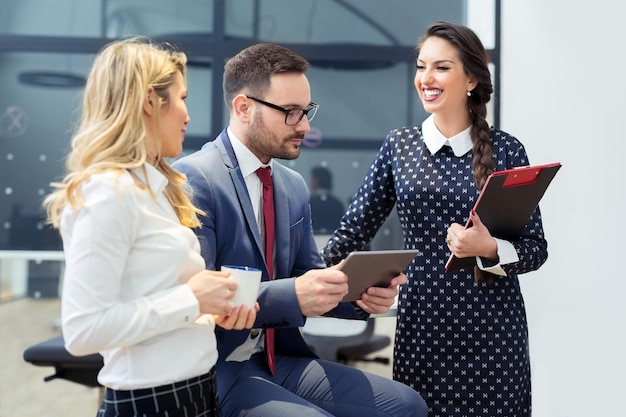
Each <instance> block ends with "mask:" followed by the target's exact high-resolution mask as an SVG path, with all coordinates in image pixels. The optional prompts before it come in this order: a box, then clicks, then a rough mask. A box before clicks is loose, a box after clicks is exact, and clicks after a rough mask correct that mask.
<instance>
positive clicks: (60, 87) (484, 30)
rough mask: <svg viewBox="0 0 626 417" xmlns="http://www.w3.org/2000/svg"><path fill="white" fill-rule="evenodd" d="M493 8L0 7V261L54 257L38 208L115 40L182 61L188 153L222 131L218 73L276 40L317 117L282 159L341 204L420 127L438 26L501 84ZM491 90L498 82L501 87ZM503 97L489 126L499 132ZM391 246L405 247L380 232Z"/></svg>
mask: <svg viewBox="0 0 626 417" xmlns="http://www.w3.org/2000/svg"><path fill="white" fill-rule="evenodd" d="M498 4H499V3H498V2H497V1H494V0H480V1H478V0H475V1H472V2H468V1H460V0H450V1H446V2H431V1H426V0H386V1H379V0H300V1H292V0H228V1H225V0H180V1H178V2H172V1H165V0H134V1H128V0H101V1H94V0H58V1H55V2H50V1H48V0H22V1H19V2H17V1H13V0H0V74H1V77H0V251H2V250H60V249H61V246H60V241H59V239H58V237H57V235H56V232H54V231H51V230H49V229H48V228H47V227H45V226H44V225H43V212H42V210H41V199H42V198H43V196H44V195H46V194H47V193H48V192H49V191H50V188H49V183H50V182H51V181H53V180H54V179H57V178H59V176H61V175H62V173H63V158H64V156H65V153H66V152H67V148H68V145H69V138H70V135H71V128H72V124H73V122H74V121H75V120H76V118H77V109H78V106H79V103H80V99H81V97H80V95H81V93H82V86H83V85H84V79H85V77H86V74H87V71H88V68H89V65H90V62H91V60H92V58H93V55H94V54H95V53H97V51H98V50H99V49H100V48H101V47H102V46H103V45H105V44H106V43H107V42H109V41H110V40H112V39H115V38H119V37H126V36H132V35H145V36H150V37H153V38H157V39H160V40H168V41H170V42H172V43H174V44H176V45H178V46H179V47H180V48H181V49H182V50H184V51H185V52H186V53H187V54H188V56H189V59H190V62H189V63H190V65H189V91H190V95H189V99H188V106H189V112H190V117H191V124H190V125H189V130H188V133H187V136H186V140H185V150H184V152H185V153H189V152H192V151H194V150H196V149H198V148H199V147H200V146H202V144H203V143H205V142H206V141H208V140H212V139H213V138H214V137H215V136H217V135H218V134H219V132H220V131H221V129H223V128H224V127H225V124H226V121H227V114H226V109H225V106H224V103H223V99H222V91H221V82H222V73H221V69H222V66H223V64H224V62H225V60H226V59H228V57H230V56H232V55H233V54H235V53H236V52H238V51H239V50H241V49H242V48H244V47H245V46H248V45H250V44H253V43H256V42H259V41H264V42H274V43H280V44H283V45H285V46H288V47H290V48H292V49H294V50H295V51H296V52H299V53H301V54H302V55H303V56H305V57H306V58H307V59H309V61H310V62H311V64H312V65H311V69H310V71H309V73H308V76H309V80H310V82H311V86H312V96H313V100H314V101H315V102H317V103H319V104H320V111H319V113H318V115H317V117H316V118H315V121H314V122H313V126H312V131H311V133H310V134H309V135H308V136H307V138H306V141H305V146H306V147H305V149H304V150H303V152H302V153H301V156H300V158H299V159H298V160H296V161H284V163H285V164H287V165H288V166H290V167H292V168H294V169H296V170H297V171H299V172H300V173H301V174H302V175H303V176H304V177H305V178H306V179H308V178H309V175H310V169H311V168H312V167H313V166H316V165H323V166H326V167H328V168H329V169H330V170H331V172H332V174H333V175H334V190H333V191H334V193H335V194H336V195H337V196H338V197H339V199H340V200H342V201H344V202H346V203H347V201H348V200H349V199H350V197H351V196H352V195H353V193H354V192H355V191H356V189H357V187H358V186H359V184H360V182H361V180H362V179H363V177H364V175H365V172H366V170H367V168H368V167H369V164H370V162H371V160H372V158H373V156H374V154H375V152H376V151H377V149H378V147H379V146H380V144H381V142H382V140H383V139H384V137H385V135H386V134H387V132H388V131H389V130H390V129H392V128H395V127H400V126H404V125H411V124H416V123H420V121H421V120H422V119H423V118H424V117H425V114H424V112H423V110H422V107H421V104H420V102H419V100H418V97H417V94H416V92H415V90H414V88H413V76H414V71H415V56H414V47H415V43H416V41H417V38H418V36H419V35H420V34H421V32H422V31H423V30H424V29H425V28H426V27H427V26H428V25H429V24H430V23H432V22H434V21H436V20H450V21H454V22H458V23H464V24H468V25H470V26H472V27H474V28H475V29H476V30H477V32H478V33H479V34H480V35H481V38H483V39H484V41H485V44H486V45H487V46H488V47H489V48H490V53H491V54H492V57H493V58H494V65H493V72H494V78H495V80H496V81H497V79H498V78H497V71H498V67H497V57H498V56H499V51H498V45H497V39H498V33H497V31H496V30H495V28H496V27H497V25H496V21H497V20H496V19H497V13H495V12H494V11H496V10H497V9H496V7H497V6H498ZM496 88H497V85H496ZM497 116H498V108H497V100H495V102H494V105H493V106H492V108H491V110H490V118H491V119H492V120H493V121H494V122H495V123H497ZM386 233H387V236H390V234H393V236H392V238H389V239H387V240H386V242H387V243H385V244H386V245H392V246H397V245H398V244H399V243H398V242H400V240H401V238H400V237H399V235H398V232H397V231H396V229H395V228H393V227H390V228H388V229H386Z"/></svg>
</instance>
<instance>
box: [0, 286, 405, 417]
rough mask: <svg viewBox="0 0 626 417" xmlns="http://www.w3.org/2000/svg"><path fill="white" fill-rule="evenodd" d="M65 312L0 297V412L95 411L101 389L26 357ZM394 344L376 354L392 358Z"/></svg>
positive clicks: (375, 366) (387, 321)
mask: <svg viewBox="0 0 626 417" xmlns="http://www.w3.org/2000/svg"><path fill="white" fill-rule="evenodd" d="M59 316H60V302H59V299H56V298H55V299H32V298H20V299H14V300H8V301H0V417H86V416H95V413H96V410H97V408H98V402H99V391H98V389H95V388H87V387H84V386H82V385H79V384H76V383H73V382H69V381H65V380H61V379H56V380H52V381H49V382H44V380H43V379H44V378H45V377H46V376H49V375H51V374H53V373H54V372H53V369H52V368H51V367H50V368H48V367H38V366H34V365H32V364H29V363H27V362H25V361H24V360H23V357H22V353H23V352H24V349H26V348H27V347H28V346H30V345H32V344H35V343H38V342H41V341H43V340H46V339H48V338H50V337H53V336H56V335H58V334H60V330H59V329H58V328H57V327H56V326H55V323H57V320H58V317H59ZM376 326H377V327H376V332H377V333H384V334H389V335H392V334H393V330H394V328H393V326H394V320H393V319H392V318H388V317H385V318H380V319H378V320H377V324H376ZM391 354H392V348H391V346H389V347H388V348H386V349H384V350H381V351H379V352H377V353H376V356H386V357H389V358H391ZM354 366H356V367H358V368H361V369H366V370H368V371H370V372H374V373H377V374H379V375H383V376H388V377H391V366H390V365H383V364H379V363H370V362H357V363H355V364H354Z"/></svg>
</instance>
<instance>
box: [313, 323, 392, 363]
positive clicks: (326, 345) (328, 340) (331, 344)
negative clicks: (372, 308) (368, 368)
mask: <svg viewBox="0 0 626 417" xmlns="http://www.w3.org/2000/svg"><path fill="white" fill-rule="evenodd" d="M375 320H376V319H375V318H370V319H369V320H367V321H361V320H345V319H336V318H330V317H310V318H308V319H307V322H306V324H305V326H304V327H303V328H302V336H303V337H304V340H305V341H306V343H307V344H308V345H309V347H310V348H311V349H312V350H313V351H314V352H315V353H316V354H317V356H319V357H320V358H322V359H326V360H329V361H333V362H340V363H344V364H349V363H352V362H355V361H366V362H378V363H382V364H389V358H387V357H381V356H377V357H369V356H368V355H370V354H372V353H375V352H378V351H379V350H381V349H384V348H385V347H387V346H389V345H390V344H391V339H390V338H389V336H386V335H379V334H374V327H375V324H376V322H375Z"/></svg>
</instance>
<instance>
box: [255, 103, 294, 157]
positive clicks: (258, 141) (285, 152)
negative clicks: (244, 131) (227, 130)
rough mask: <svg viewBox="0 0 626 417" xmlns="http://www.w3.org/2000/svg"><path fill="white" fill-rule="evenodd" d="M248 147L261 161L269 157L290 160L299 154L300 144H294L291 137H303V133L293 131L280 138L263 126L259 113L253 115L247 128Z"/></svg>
mask: <svg viewBox="0 0 626 417" xmlns="http://www.w3.org/2000/svg"><path fill="white" fill-rule="evenodd" d="M247 139H248V147H249V148H250V150H251V151H252V153H254V154H255V155H256V156H257V157H258V158H259V159H260V160H261V161H268V160H269V159H272V158H276V159H286V160H292V159H296V158H298V156H300V145H294V144H293V143H292V142H291V141H292V140H293V139H304V134H301V133H294V134H291V135H288V136H285V137H283V138H282V139H280V138H279V137H278V136H277V135H276V134H275V133H274V132H272V131H271V130H270V129H268V128H267V127H266V126H265V122H264V121H263V117H262V116H261V113H260V112H258V113H256V115H255V118H254V121H253V122H252V125H251V126H250V129H249V130H248V138H247Z"/></svg>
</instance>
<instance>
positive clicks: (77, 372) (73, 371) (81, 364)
mask: <svg viewBox="0 0 626 417" xmlns="http://www.w3.org/2000/svg"><path fill="white" fill-rule="evenodd" d="M23 356H24V360H25V361H26V362H29V363H31V364H33V365H35V366H53V367H54V369H55V373H54V374H53V375H50V376H47V377H45V378H44V381H46V382H48V381H51V380H53V379H57V378H61V379H65V380H68V381H72V382H76V383H78V384H81V385H85V386H88V387H102V386H101V385H100V384H99V383H98V380H97V376H98V372H99V371H100V368H102V366H103V365H104V362H103V360H102V356H100V355H99V354H93V355H87V356H73V355H71V354H70V353H69V352H68V351H67V350H65V345H64V341H63V336H56V337H53V338H51V339H48V340H46V341H43V342H40V343H37V344H35V345H32V346H29V347H28V348H26V350H24V355H23Z"/></svg>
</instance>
